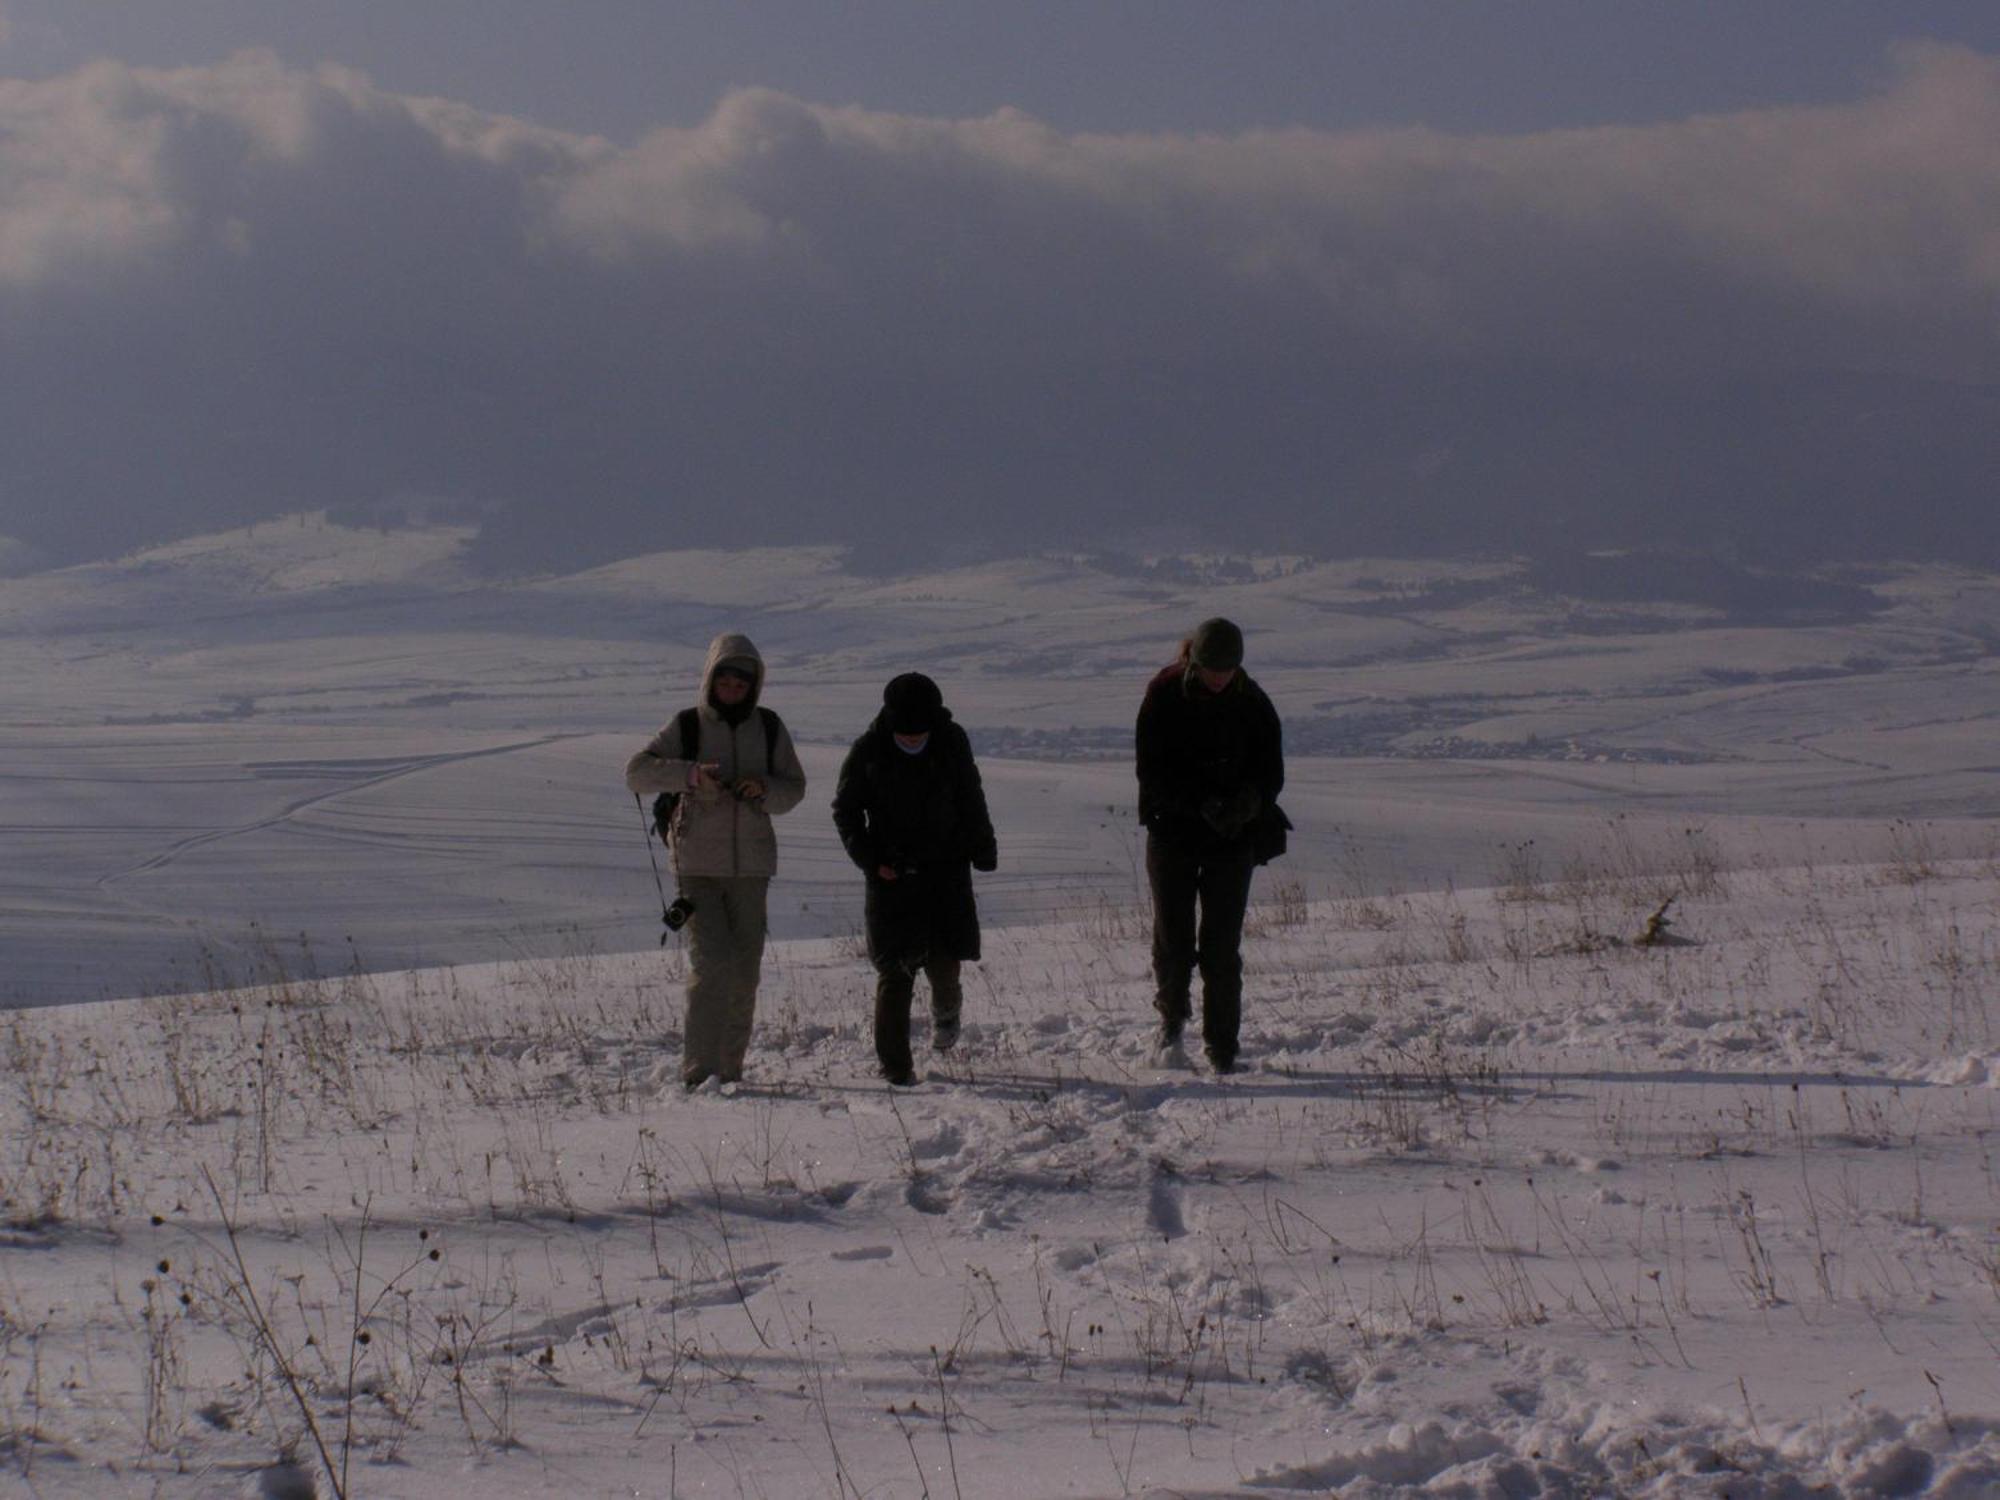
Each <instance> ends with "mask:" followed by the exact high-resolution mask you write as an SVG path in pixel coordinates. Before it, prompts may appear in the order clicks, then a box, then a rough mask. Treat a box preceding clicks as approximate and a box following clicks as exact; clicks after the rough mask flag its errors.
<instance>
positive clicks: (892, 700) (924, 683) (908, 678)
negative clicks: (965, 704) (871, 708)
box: [882, 672, 944, 734]
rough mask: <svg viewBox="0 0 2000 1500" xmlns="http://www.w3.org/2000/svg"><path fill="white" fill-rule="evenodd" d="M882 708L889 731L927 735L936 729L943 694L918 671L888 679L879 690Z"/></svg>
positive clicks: (942, 706)
mask: <svg viewBox="0 0 2000 1500" xmlns="http://www.w3.org/2000/svg"><path fill="white" fill-rule="evenodd" d="M882 706H883V708H885V709H887V710H888V713H889V728H890V730H891V731H893V732H894V733H896V734H929V733H930V732H931V731H932V730H933V729H935V728H936V727H937V721H938V715H939V713H940V712H941V711H942V710H943V708H944V694H943V693H941V692H939V691H938V685H937V684H936V683H935V682H932V681H931V680H930V678H928V677H926V676H924V674H923V673H921V672H905V673H904V674H903V675H902V676H900V677H892V678H890V679H889V685H888V686H887V687H885V688H883V689H882Z"/></svg>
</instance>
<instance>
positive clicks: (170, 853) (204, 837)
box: [95, 732, 587, 890]
mask: <svg viewBox="0 0 2000 1500" xmlns="http://www.w3.org/2000/svg"><path fill="white" fill-rule="evenodd" d="M586 737H587V736H585V735H583V734H580V733H574V732H572V733H564V734H547V735H542V736H541V737H539V738H537V739H532V740H520V741H517V742H515V743H513V744H509V745H493V746H489V747H488V748H486V749H484V750H462V751H455V752H452V753H450V754H445V755H425V756H419V757H416V758H414V759H411V760H406V761H401V762H398V763H397V764H396V765H395V766H394V767H393V768H392V769H390V770H387V771H384V772H382V773H381V774H380V775H376V776H369V777H366V778H364V779H362V780H360V781H355V782H350V783H347V784H345V785H342V786H337V787H333V788H330V789H329V790H327V791H323V792H315V793H314V794H313V795H312V796H310V797H301V798H300V799H299V800H298V801H296V802H292V803H288V804H286V805H285V806H284V807H282V808H280V809H279V810H278V811H277V812H275V813H272V814H271V815H270V816H268V817H263V818H257V819H255V820H253V821H251V822H248V823H243V824H239V825H237V826H236V827H233V828H216V829H211V830H210V831H209V832H207V833H198V834H195V835H194V836H193V837H191V838H185V839H181V840H178V841H177V842H175V843H173V844H171V845H169V846H168V847H167V848H166V849H163V850H162V851H161V852H160V853H158V854H155V855H154V856H152V857H151V858H150V859H144V860H141V861H140V862H139V863H138V864H135V865H130V866H127V867H126V868H125V869H122V870H113V871H111V872H110V873H109V874H106V875H100V876H98V877H97V880H96V882H95V883H96V885H97V887H98V888H99V889H100V890H103V889H107V888H109V887H110V886H112V885H114V884H116V883H117V882H119V881H121V880H129V879H131V878H132V877H134V876H137V875H149V874H152V873H153V872H154V871H157V870H163V869H165V868H166V867H167V866H168V865H170V864H172V863H173V862H174V861H175V860H177V859H179V858H181V857H182V856H183V855H185V854H191V853H193V852H194V851H195V850H197V849H202V848H206V847H207V846H208V845H210V844H219V843H221V842H223V841H224V840H226V839H233V838H241V837H242V836H243V835H245V834H251V833H261V832H262V831H264V830H265V829H267V828H275V827H276V826H277V825H278V824H280V823H284V822H287V821H289V820H290V819H292V818H295V817H297V816H298V815H299V814H300V813H302V812H306V811H308V810H309V809H311V808H315V807H320V806H323V805H324V804H326V803H328V802H335V801H338V800H339V799H340V798H342V797H347V796H351V795H353V794H354V793H355V792H362V791H368V790H370V789H371V788H374V787H380V786H386V785H387V784H388V783H390V782H392V781H399V780H401V779H402V778H403V777H405V776H413V775H415V774H416V773H417V772H419V771H434V770H436V769H438V768H439V767H440V766H450V765H464V764H467V763H469V762H471V761H475V760H486V759H489V758H490V757H493V756H496V755H513V754H515V753H516V752H517V751H521V750H539V749H541V748H542V747H543V746H545V745H553V744H557V743H560V742H561V741H563V740H573V739H583V738H586Z"/></svg>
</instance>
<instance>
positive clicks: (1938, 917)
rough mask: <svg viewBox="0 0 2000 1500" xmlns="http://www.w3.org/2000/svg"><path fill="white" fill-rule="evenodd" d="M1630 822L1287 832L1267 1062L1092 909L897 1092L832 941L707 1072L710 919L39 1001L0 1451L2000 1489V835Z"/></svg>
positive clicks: (140, 1471) (182, 1492)
mask: <svg viewBox="0 0 2000 1500" xmlns="http://www.w3.org/2000/svg"><path fill="white" fill-rule="evenodd" d="M1618 858H1619V856H1618V850H1617V845H1616V844H1615V843H1614V844H1607V845H1606V846H1605V848H1604V850H1603V854H1602V858H1601V859H1600V860H1598V861H1597V862H1594V863H1592V864H1590V865H1588V866H1586V865H1575V866H1572V867H1571V868H1569V869H1568V870H1567V871H1566V872H1564V873H1562V874H1560V875H1549V876H1548V877H1546V878H1536V877H1535V875H1534V872H1532V871H1530V870H1527V869H1525V868H1524V869H1523V870H1522V871H1520V872H1519V873H1520V875H1521V878H1520V879H1519V880H1518V881H1517V882H1516V883H1515V884H1513V885H1511V886H1508V887H1504V888H1501V889H1498V890H1494V891H1461V892H1457V893H1455V894H1415V895H1399V896H1360V897H1353V898H1347V899H1340V900H1331V901H1324V902H1318V903H1313V904H1310V905H1307V904H1304V903H1302V902H1300V901H1299V900H1298V899H1297V893H1296V891H1295V890H1293V889H1290V888H1288V887H1287V885H1286V883H1285V882H1284V880H1283V879H1282V877H1277V878H1273V872H1267V875H1266V877H1265V878H1264V883H1263V887H1262V895H1263V896H1264V897H1265V898H1266V899H1265V901H1264V902H1263V904H1262V905H1261V906H1260V907H1259V909H1258V911H1257V912H1256V920H1255V921H1254V922H1253V933H1252V936H1251V938H1250V940H1249V943H1248V947H1247V956H1248V960H1249V967H1250V981H1249V995H1250V998H1249V1002H1248V1005H1247V1020H1246V1028H1245V1051H1246V1057H1247V1060H1248V1064H1249V1066H1248V1070H1247V1071H1245V1072H1243V1073H1241V1074H1238V1075H1235V1076H1232V1077H1228V1078H1218V1077H1215V1076H1213V1075H1211V1074H1209V1073H1207V1072H1206V1071H1202V1070H1197V1071H1163V1070H1161V1069H1160V1068H1158V1067H1156V1066H1155V1065H1154V1059H1153V1057H1152V1056H1151V1054H1150V1052H1149V1049H1148V1032H1149V1027H1148V1009H1147V998H1148V990H1147V983H1146V976H1145V949H1144V942H1143V930H1144V923H1143V918H1142V915H1141V914H1140V913H1139V912H1137V911H1135V910H1132V909H1129V908H1125V907H1120V906H1117V905H1113V904H1110V903H1106V904H1105V905H1103V906H1101V907H1099V908H1098V909H1096V910H1094V911H1092V912H1091V913H1089V914H1088V916H1086V917H1085V918H1084V919H1083V920H1081V921H1079V922H1076V923H1073V924H1070V925H1066V926H1035V927H1018V928H1008V929H1005V930H1002V931H998V932H995V933H992V934H990V944H989V957H988V959H987V961H986V962H985V963H983V964H982V965H980V966H979V968H978V969H977V971H976V976H977V977H976V978H975V979H974V981H973V984H972V986H971V994H970V1000H969V1006H968V1020H969V1024H968V1026H967V1028H966V1035H965V1037H964V1040H963V1042H962V1044H961V1049H960V1050H959V1051H957V1052H955V1053H954V1054H952V1055H951V1056H950V1057H949V1058H947V1059H933V1060H931V1061H930V1063H929V1065H928V1079H927V1081H926V1082H925V1083H924V1084H922V1086H920V1087H919V1088H918V1089H916V1090H914V1091H910V1092H907V1093H904V1092H892V1091H889V1090H887V1089H886V1088H885V1087H884V1086H883V1085H881V1084H880V1083H879V1082H877V1081H875V1080H874V1079H873V1078H872V1076H871V1068H870V1062H871V1059H870V1056H869V1043H868V1035H867V1027H866V1020H865V1017H866V1013H867V993H868V979H867V976H866V974H865V972H864V969H865V966H864V965H863V964H862V963H861V962H860V961H859V960H858V959H857V957H856V954H855V953H854V951H853V949H852V945H851V944H850V943H848V942H846V941H843V940H831V941H829V940H798V941H792V942H788V943H785V944H781V945H779V946H778V947H777V948H776V950H775V951H774V952H773V954H772V957H771V962H770V964H769V968H768V980H767V984H766V987H765V992H764V1000H763V1007H762V1020H761V1026H760V1032H759V1037H758V1043H757V1046H756V1049H755V1054H754V1063H753V1069H752V1076H751V1077H750V1078H749V1079H748V1080H747V1081H746V1082H745V1083H744V1084H743V1085H741V1086H739V1087H737V1088H735V1089H734V1090H733V1091H729V1092H724V1091H719V1090H718V1089H717V1087H716V1086H715V1085H714V1084H710V1085H707V1086H705V1087H704V1088H703V1089H702V1090H701V1091H699V1092H697V1093H695V1094H693V1095H685V1094H683V1093H682V1092H681V1090H680V1089H679V1087H678V1085H677V1084H675V1083H673V1082H672V1081H671V1072H672V1064H673V1061H674V1058H675V1055H676V1046H677V1042H678V1027H677V1021H676V1011H677V997H676V993H675V989H674V986H673V980H674V978H675V976H676V974H677V972H678V968H679V963H680V955H679V953H678V951H676V950H672V949H670V950H668V951H667V952H665V953H663V954H656V953H640V954H632V955H602V956H577V957H571V958H564V959H555V960H547V961H528V962H517V963H510V964H502V965H495V966H489V967H465V968H457V969H444V970H426V971H412V972H409V973H404V974H382V975H365V974H362V975H353V976H349V977H346V978H339V979H327V980H322V981H319V982H316V983H301V982H298V981H295V980H292V979H290V978H287V977H283V976H282V975H281V973H280V972H279V967H278V966H281V965H282V962H283V955H282V954H277V953H274V954H273V955H272V956H271V962H272V964H273V966H274V967H273V969H272V970H271V971H270V972H269V973H267V975H266V976H265V977H266V981H267V982H266V983H265V984H264V985H263V986H262V987H260V988H257V989H252V990H239V991H235V992H231V993H222V994H215V995H202V996H183V997H177V998H170V999H158V1000H151V1001H144V1002H112V1003H98V1004H87V1005H78V1006H70V1007H54V1008H43V1009H39V1010H32V1011H25V1012H18V1013H16V1014H15V1016H14V1017H13V1018H12V1019H11V1020H10V1022H9V1023H8V1026H7V1028H6V1031H5V1034H4V1045H5V1048H6V1054H7V1055H6V1067H5V1070H4V1074H0V1078H4V1085H0V1096H4V1109H5V1111H6V1119H7V1127H6V1133H5V1142H6V1144H5V1149H4V1157H0V1171H4V1175H5V1182H6V1203H5V1225H6V1227H5V1229H4V1231H0V1233H4V1244H5V1249H4V1251H0V1353H4V1364H3V1365H0V1370H4V1374H0V1492H5V1493H10V1494H12V1493H18V1494H23V1495H36V1496H45V1497H50V1500H54V1497H68V1496H92V1497H96V1496H107V1495H117V1496H122V1495H133V1496H141V1495H143V1496H163V1497H173V1496H212V1495H218V1494H239V1493H240V1494H259V1493H267V1494H276V1493H292V1492H291V1491H286V1490H282V1489H280V1488H279V1487H277V1476H276V1475H275V1474H274V1472H273V1470H272V1468H271V1466H272V1465H273V1464H274V1463H275V1462H276V1461H277V1459H278V1458H279V1456H280V1455H281V1454H290V1455H292V1456H294V1457H295V1458H296V1459H297V1461H298V1462H299V1464H300V1465H301V1466H303V1467H304V1468H305V1469H307V1470H311V1471H315V1472H319V1471H320V1468H321V1466H322V1464H325V1465H328V1466H330V1468H331V1470H332V1472H333V1474H335V1475H337V1476H339V1488H338V1490H336V1489H335V1486H334V1483H333V1482H332V1481H330V1480H329V1478H328V1477H327V1475H326V1474H325V1473H323V1472H319V1479H318V1484H319V1490H318V1492H319V1493H320V1494H322V1495H327V1494H332V1493H342V1494H346V1495H351V1496H400V1497H410V1500H425V1497H444V1496H460V1495H464V1494H466V1493H468V1492H470V1491H471V1490H472V1489H473V1488H474V1487H475V1486H476V1487H477V1488H478V1490H479V1491H480V1492H481V1493H485V1494H492V1495H501V1494H508V1495H512V1494H520V1495H529V1494H541V1493H547V1492H550V1491H558V1492H561V1493H565V1494H569V1495H573V1496H577V1497H584V1496H618V1495H646V1496H668V1495H680V1496H693V1495H726V1496H741V1495H756V1496H776V1495H796V1496H805V1495H826V1496H857V1495H867V1496H890V1495H898V1496H900V1495H909V1496H919V1495H932V1496H958V1495H965V1496H1019V1495H1088V1496H1127V1495H1152V1496H1166V1495H1174V1496H1189V1495H1224V1494H1228V1495H1245V1494H1295V1493H1304V1494H1315V1493H1331V1492H1335V1491H1338V1492H1339V1493H1341V1494H1343V1495H1391V1494H1406V1493H1423V1494H1432V1495H1454V1496H1519V1495H1591V1494H1618V1495H1635V1496H1685V1495H1705V1496H1723V1495H1728V1496H1735V1497H1748V1496H1794V1495H1806V1494H1837V1495H1932V1496H1947V1495H1949V1496H1959V1497H1972V1496H1980V1495H1990V1494H1992V1493H1995V1489H1996V1486H2000V1230H1996V1227H1995V1226H1996V1224H2000V1180H1996V1176H1995V1164H1994V1158H1993V1147H1994V1140H1995V1130H1996V1126H2000V1119H1996V1109H1995V1103H1996V1098H2000V1094H1996V1086H2000V1037H1996V1035H1995V997H1996V995H2000V904H1996V897H2000V863H1996V861H1995V860H1993V859H1988V860H1985V861H1979V862H1957V863H1947V862H1942V861H1937V860H1934V859H1932V858H1931V857H1930V856H1929V854H1928V853H1927V851H1926V850H1924V849H1922V848H1920V847H1912V848H1910V849H1908V850H1907V851H1906V857H1905V858H1903V859H1901V860H1899V861H1897V862H1893V863H1890V864H1886V865H1882V866H1876V867H1854V866H1847V867H1833V866H1829V867H1820V868H1812V867H1801V866H1781V865H1774V866H1772V867H1769V868H1761V869H1749V870H1726V869H1722V868H1720V867H1717V866H1716V865H1714V864H1713V863H1712V862H1710V861H1709V859H1708V858H1707V855H1706V852H1705V851H1704V850H1701V849H1699V848H1695V849H1691V850H1688V851H1685V852H1684V854H1683V856H1682V857H1680V858H1678V859H1676V860H1675V861H1673V862H1672V864H1671V866H1670V867H1668V868H1664V869H1662V870H1659V871H1656V872H1653V873H1651V874H1645V875H1641V874H1636V873H1634V872H1633V871H1631V870H1629V869H1626V868H1623V867H1621V866H1620V865H1619V863H1618ZM1669 895H1672V896H1674V898H1675V900H1674V905H1673V906H1672V908H1671V909H1670V911H1669V917H1670V918H1671V919H1672V926H1671V927H1670V928H1669V929H1668V934H1667V935H1668V937H1669V938H1671V939H1674V941H1671V942H1669V943H1665V944H1660V945H1653V946H1640V945H1636V944H1635V943H1633V942H1632V941H1630V940H1631V939H1632V938H1634V937H1636V936H1637V935H1638V934H1639V933H1640V932H1642V931H1643V930H1644V928H1645V924H1646V919H1647V918H1648V917H1649V916H1650V915H1651V913H1652V912H1653V911H1654V910H1656V909H1657V907H1658V904H1659V903H1660V902H1661V901H1662V900H1664V899H1665V898H1666V897H1667V896H1669ZM920 1032H921V1028H920ZM920 1040H921V1035H920ZM662 1073H665V1074H667V1075H669V1080H670V1081H669V1082H668V1083H667V1084H666V1086H665V1087H664V1088H663V1087H662V1086H661V1085H660V1084H659V1083H658V1082H656V1079H658V1078H659V1077H660V1075H661V1074H662ZM260 1486H263V1487H264V1488H259V1487H260ZM299 1493H304V1491H299Z"/></svg>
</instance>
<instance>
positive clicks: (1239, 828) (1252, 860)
mask: <svg viewBox="0 0 2000 1500" xmlns="http://www.w3.org/2000/svg"><path fill="white" fill-rule="evenodd" d="M1135 739H1136V748H1137V752H1138V771H1139V821H1140V822H1141V823H1142V824H1144V825H1145V828H1146V876H1147V880H1148V882H1149V883H1150V885H1151V886H1152V894H1153V980H1154V985H1155V990H1154V1001H1153V1004H1154V1007H1155V1009H1157V1010H1158V1011H1159V1014H1160V1029H1159V1036H1158V1042H1159V1046H1160V1048H1161V1049H1162V1051H1165V1052H1167V1053H1169V1054H1170V1056H1172V1057H1174V1058H1175V1059H1176V1060H1178V1056H1179V1049H1180V1046H1181V1031H1182V1028H1183V1027H1185V1026H1186V1024H1187V1021H1188V1016H1189V1013H1190V1010H1191V1006H1190V1000H1189V991H1190V987H1191V985H1192V982H1193V975H1194V971H1195V970H1196V969H1197V968H1199V969H1200V971H1201V1037H1202V1043H1203V1045H1204V1047H1205V1049H1206V1050H1207V1053H1208V1060H1209V1062H1210V1063H1211V1064H1212V1065H1213V1066H1214V1068H1215V1070H1216V1071H1217V1072H1218V1073H1228V1072H1233V1071H1234V1070H1235V1067H1236V1050H1237V1032H1238V1029H1239V1028H1240V1026H1241V1024H1242V1012H1243V959H1242V955H1241V954H1240V952H1239V951H1238V950H1239V948H1240V947H1241V944H1242V940H1243V913H1244V909H1245V907H1246V906H1247V905H1248V904H1249V900H1250V877H1251V875H1252V873H1253V872H1254V871H1255V869H1256V867H1257V865H1258V863H1259V862H1260V859H1261V858H1264V857H1268V852H1267V847H1260V833H1261V832H1262V831H1263V830H1265V829H1268V828H1269V827H1270V826H1271V825H1272V824H1273V823H1274V822H1276V823H1277V824H1278V825H1279V826H1283V822H1282V820H1283V814H1282V813H1280V812H1279V811H1278V805H1277V803H1278V793H1279V792H1280V791H1281V790H1282V789H1283V788H1284V784H1285V754H1284V743H1283V734H1282V731H1281V728H1280V726H1279V723H1278V713H1277V710H1276V709H1274V708H1273V707H1272V706H1271V700H1270V699H1269V698H1267V697H1266V696H1265V695H1264V690H1263V689H1262V688H1260V687H1258V686H1257V684H1256V683H1255V682H1253V681H1251V679H1250V678H1249V676H1248V675H1247V674H1246V673H1245V672H1244V671H1243V632H1242V631H1241V630H1239V629H1238V628H1237V627H1236V626H1235V625H1233V624H1232V623H1230V622H1229V621H1228V620H1223V619H1214V620H1204V621H1203V622H1202V623H1201V624H1200V625H1199V626H1197V627H1196V628H1195V632H1194V634H1193V635H1192V636H1191V637H1190V638H1189V639H1188V640H1187V641H1185V642H1183V643H1182V646H1181V651H1180V656H1179V658H1178V659H1177V660H1176V661H1175V662H1174V664H1173V665H1172V666H1170V667H1168V668H1166V669H1165V670H1164V671H1162V672H1161V673H1160V674H1159V675H1158V676H1157V677H1155V678H1154V679H1153V680H1152V682H1151V683H1149V684H1148V685H1147V688H1146V696H1145V701H1144V702H1143V703H1141V705H1140V707H1139V723H1138V729H1137V733H1136V736H1135ZM1197 912H1198V913H1199V914H1198V915H1197Z"/></svg>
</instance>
